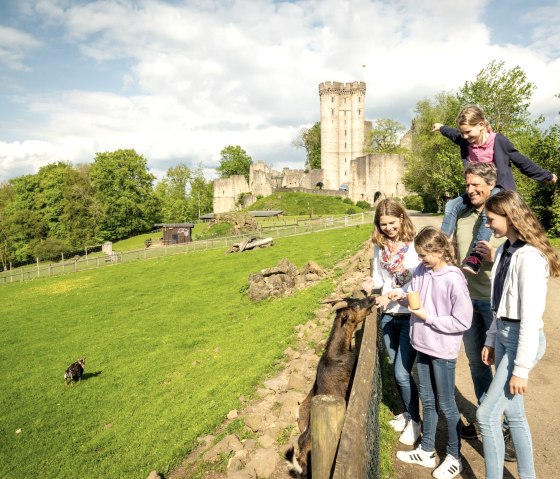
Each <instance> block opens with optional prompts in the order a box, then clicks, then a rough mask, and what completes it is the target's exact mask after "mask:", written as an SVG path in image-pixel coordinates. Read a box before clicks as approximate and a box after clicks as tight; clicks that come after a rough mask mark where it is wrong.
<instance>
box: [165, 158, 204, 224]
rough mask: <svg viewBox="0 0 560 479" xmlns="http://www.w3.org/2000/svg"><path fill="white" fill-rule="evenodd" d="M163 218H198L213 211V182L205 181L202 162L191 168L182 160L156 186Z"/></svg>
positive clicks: (168, 220) (179, 219) (171, 220)
mask: <svg viewBox="0 0 560 479" xmlns="http://www.w3.org/2000/svg"><path fill="white" fill-rule="evenodd" d="M156 194H157V196H158V198H159V201H160V203H161V208H162V209H161V215H162V221H164V222H173V223H175V222H184V221H197V220H198V219H199V218H200V215H201V214H204V213H208V212H210V211H212V203H213V198H214V186H213V183H212V182H208V181H206V179H205V178H204V172H203V169H202V166H199V167H198V168H197V169H196V170H194V171H193V170H191V169H190V168H189V167H188V166H187V165H185V164H179V165H177V166H174V167H171V168H169V169H168V170H167V173H166V176H165V177H164V178H163V179H162V180H161V181H160V182H159V183H158V185H157V186H156Z"/></svg>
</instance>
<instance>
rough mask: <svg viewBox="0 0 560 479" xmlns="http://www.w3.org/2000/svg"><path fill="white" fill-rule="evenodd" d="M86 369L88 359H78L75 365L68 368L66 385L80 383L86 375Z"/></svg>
mask: <svg viewBox="0 0 560 479" xmlns="http://www.w3.org/2000/svg"><path fill="white" fill-rule="evenodd" d="M85 368H86V359H85V358H82V359H78V360H77V361H76V362H75V363H72V364H71V365H70V366H68V367H67V368H66V372H65V373H64V382H65V383H66V384H69V383H71V382H72V381H78V382H80V381H81V380H82V375H83V374H84V369H85Z"/></svg>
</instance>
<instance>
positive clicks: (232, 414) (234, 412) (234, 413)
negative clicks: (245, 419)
mask: <svg viewBox="0 0 560 479" xmlns="http://www.w3.org/2000/svg"><path fill="white" fill-rule="evenodd" d="M238 416H239V414H238V413H237V410H235V409H233V410H232V411H230V412H228V415H227V418H228V419H230V420H231V419H235V418H236V417H238Z"/></svg>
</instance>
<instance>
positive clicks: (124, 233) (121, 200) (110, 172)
mask: <svg viewBox="0 0 560 479" xmlns="http://www.w3.org/2000/svg"><path fill="white" fill-rule="evenodd" d="M90 178H91V183H92V186H93V188H94V191H95V198H96V200H97V201H98V203H99V205H100V206H101V209H102V219H101V228H100V230H101V231H100V235H101V236H102V237H103V238H104V239H107V240H118V239H122V238H127V237H129V236H132V235H135V234H139V233H143V232H146V231H149V230H150V229H151V228H152V226H153V223H154V221H155V220H156V219H157V218H158V212H159V202H158V200H157V197H156V196H155V195H154V190H153V182H154V180H155V176H154V175H153V174H152V173H150V172H149V171H148V167H147V161H146V159H145V158H144V157H143V156H141V155H139V154H138V153H136V151H134V150H117V151H113V152H105V153H97V154H96V155H95V160H94V161H93V164H92V166H91V170H90Z"/></svg>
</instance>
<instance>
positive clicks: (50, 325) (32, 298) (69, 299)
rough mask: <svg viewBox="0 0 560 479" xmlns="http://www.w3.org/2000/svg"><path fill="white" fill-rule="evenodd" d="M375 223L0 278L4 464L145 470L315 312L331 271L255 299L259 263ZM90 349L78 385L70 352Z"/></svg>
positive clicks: (202, 426)
mask: <svg viewBox="0 0 560 479" xmlns="http://www.w3.org/2000/svg"><path fill="white" fill-rule="evenodd" d="M370 233H371V228H370V226H369V225H364V226H361V227H352V228H345V229H338V230H331V231H326V232H322V233H314V234H309V235H303V236H297V237H291V238H280V239H278V240H276V241H275V245H274V246H273V247H272V248H266V249H261V250H254V251H250V252H247V253H242V254H230V255H226V254H224V253H223V251H221V250H215V251H208V252H204V253H192V254H188V255H178V256H173V257H167V258H159V259H152V260H148V261H138V262H133V263H125V264H119V265H115V266H108V267H105V268H102V269H98V270H92V271H87V272H82V273H76V274H71V275H66V276H58V277H54V278H45V279H39V280H33V281H27V282H22V283H12V284H6V285H3V286H0V304H2V321H0V364H2V368H0V384H2V388H1V390H0V477H2V478H18V479H19V478H32V477H33V478H35V477H44V478H47V477H49V478H50V477H56V478H81V479H88V478H100V477H111V478H145V477H147V475H148V473H149V472H150V471H151V470H153V469H157V470H158V471H159V472H162V473H165V472H167V471H169V470H170V469H172V468H173V467H174V466H175V465H177V463H178V462H179V461H180V460H181V458H183V457H184V456H185V455H186V454H187V453H188V452H189V451H190V450H192V449H193V447H194V445H195V444H196V438H197V437H199V436H201V435H205V434H208V433H209V432H211V431H213V429H214V428H215V427H217V426H218V425H220V424H221V423H222V422H223V420H224V418H225V416H226V414H227V413H228V412H229V411H230V410H232V409H235V408H238V407H239V406H240V404H239V398H240V397H241V396H244V397H250V396H251V394H252V392H253V389H254V386H255V385H257V384H259V383H260V382H261V381H262V380H263V379H264V378H265V377H266V376H267V374H269V373H271V372H272V371H273V370H274V369H275V368H276V367H277V365H278V361H279V360H280V359H281V358H282V351H284V349H285V348H286V347H287V346H288V345H290V344H293V341H294V334H295V333H294V326H295V325H297V324H301V323H305V322H306V321H307V320H308V319H309V318H311V317H313V316H314V311H315V310H316V309H317V307H318V303H319V301H320V300H321V299H322V298H323V297H324V296H325V295H326V294H328V293H329V292H330V291H331V290H332V288H333V284H332V280H330V279H327V280H324V281H322V282H321V283H319V284H318V285H316V286H314V287H312V288H309V289H307V290H305V291H301V292H298V293H297V294H296V295H294V296H292V297H288V298H282V299H276V300H270V301H263V302H260V303H252V302H251V301H250V300H249V299H248V298H247V296H246V294H245V293H244V291H245V290H246V287H247V279H248V276H249V274H250V273H253V272H256V271H259V270H261V269H262V268H266V267H270V266H273V265H275V264H277V263H278V261H280V260H281V259H282V258H288V259H289V260H290V261H292V262H293V263H294V264H296V265H297V266H298V267H301V266H303V265H304V264H305V263H306V262H307V261H308V260H314V261H317V262H318V263H319V264H320V265H322V266H323V267H326V268H332V267H333V266H334V265H335V264H336V263H337V262H338V261H339V260H340V259H342V258H343V257H346V256H348V255H350V254H352V253H353V252H355V251H356V250H357V249H358V248H359V247H361V245H362V244H363V242H364V241H365V240H366V238H367V237H368V236H369V235H370ZM82 356H85V357H86V374H85V376H84V380H83V381H82V382H81V384H79V385H74V386H65V385H64V380H63V374H64V371H65V369H66V367H67V366H68V364H70V363H71V362H73V361H75V360H76V359H77V358H79V357H82Z"/></svg>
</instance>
